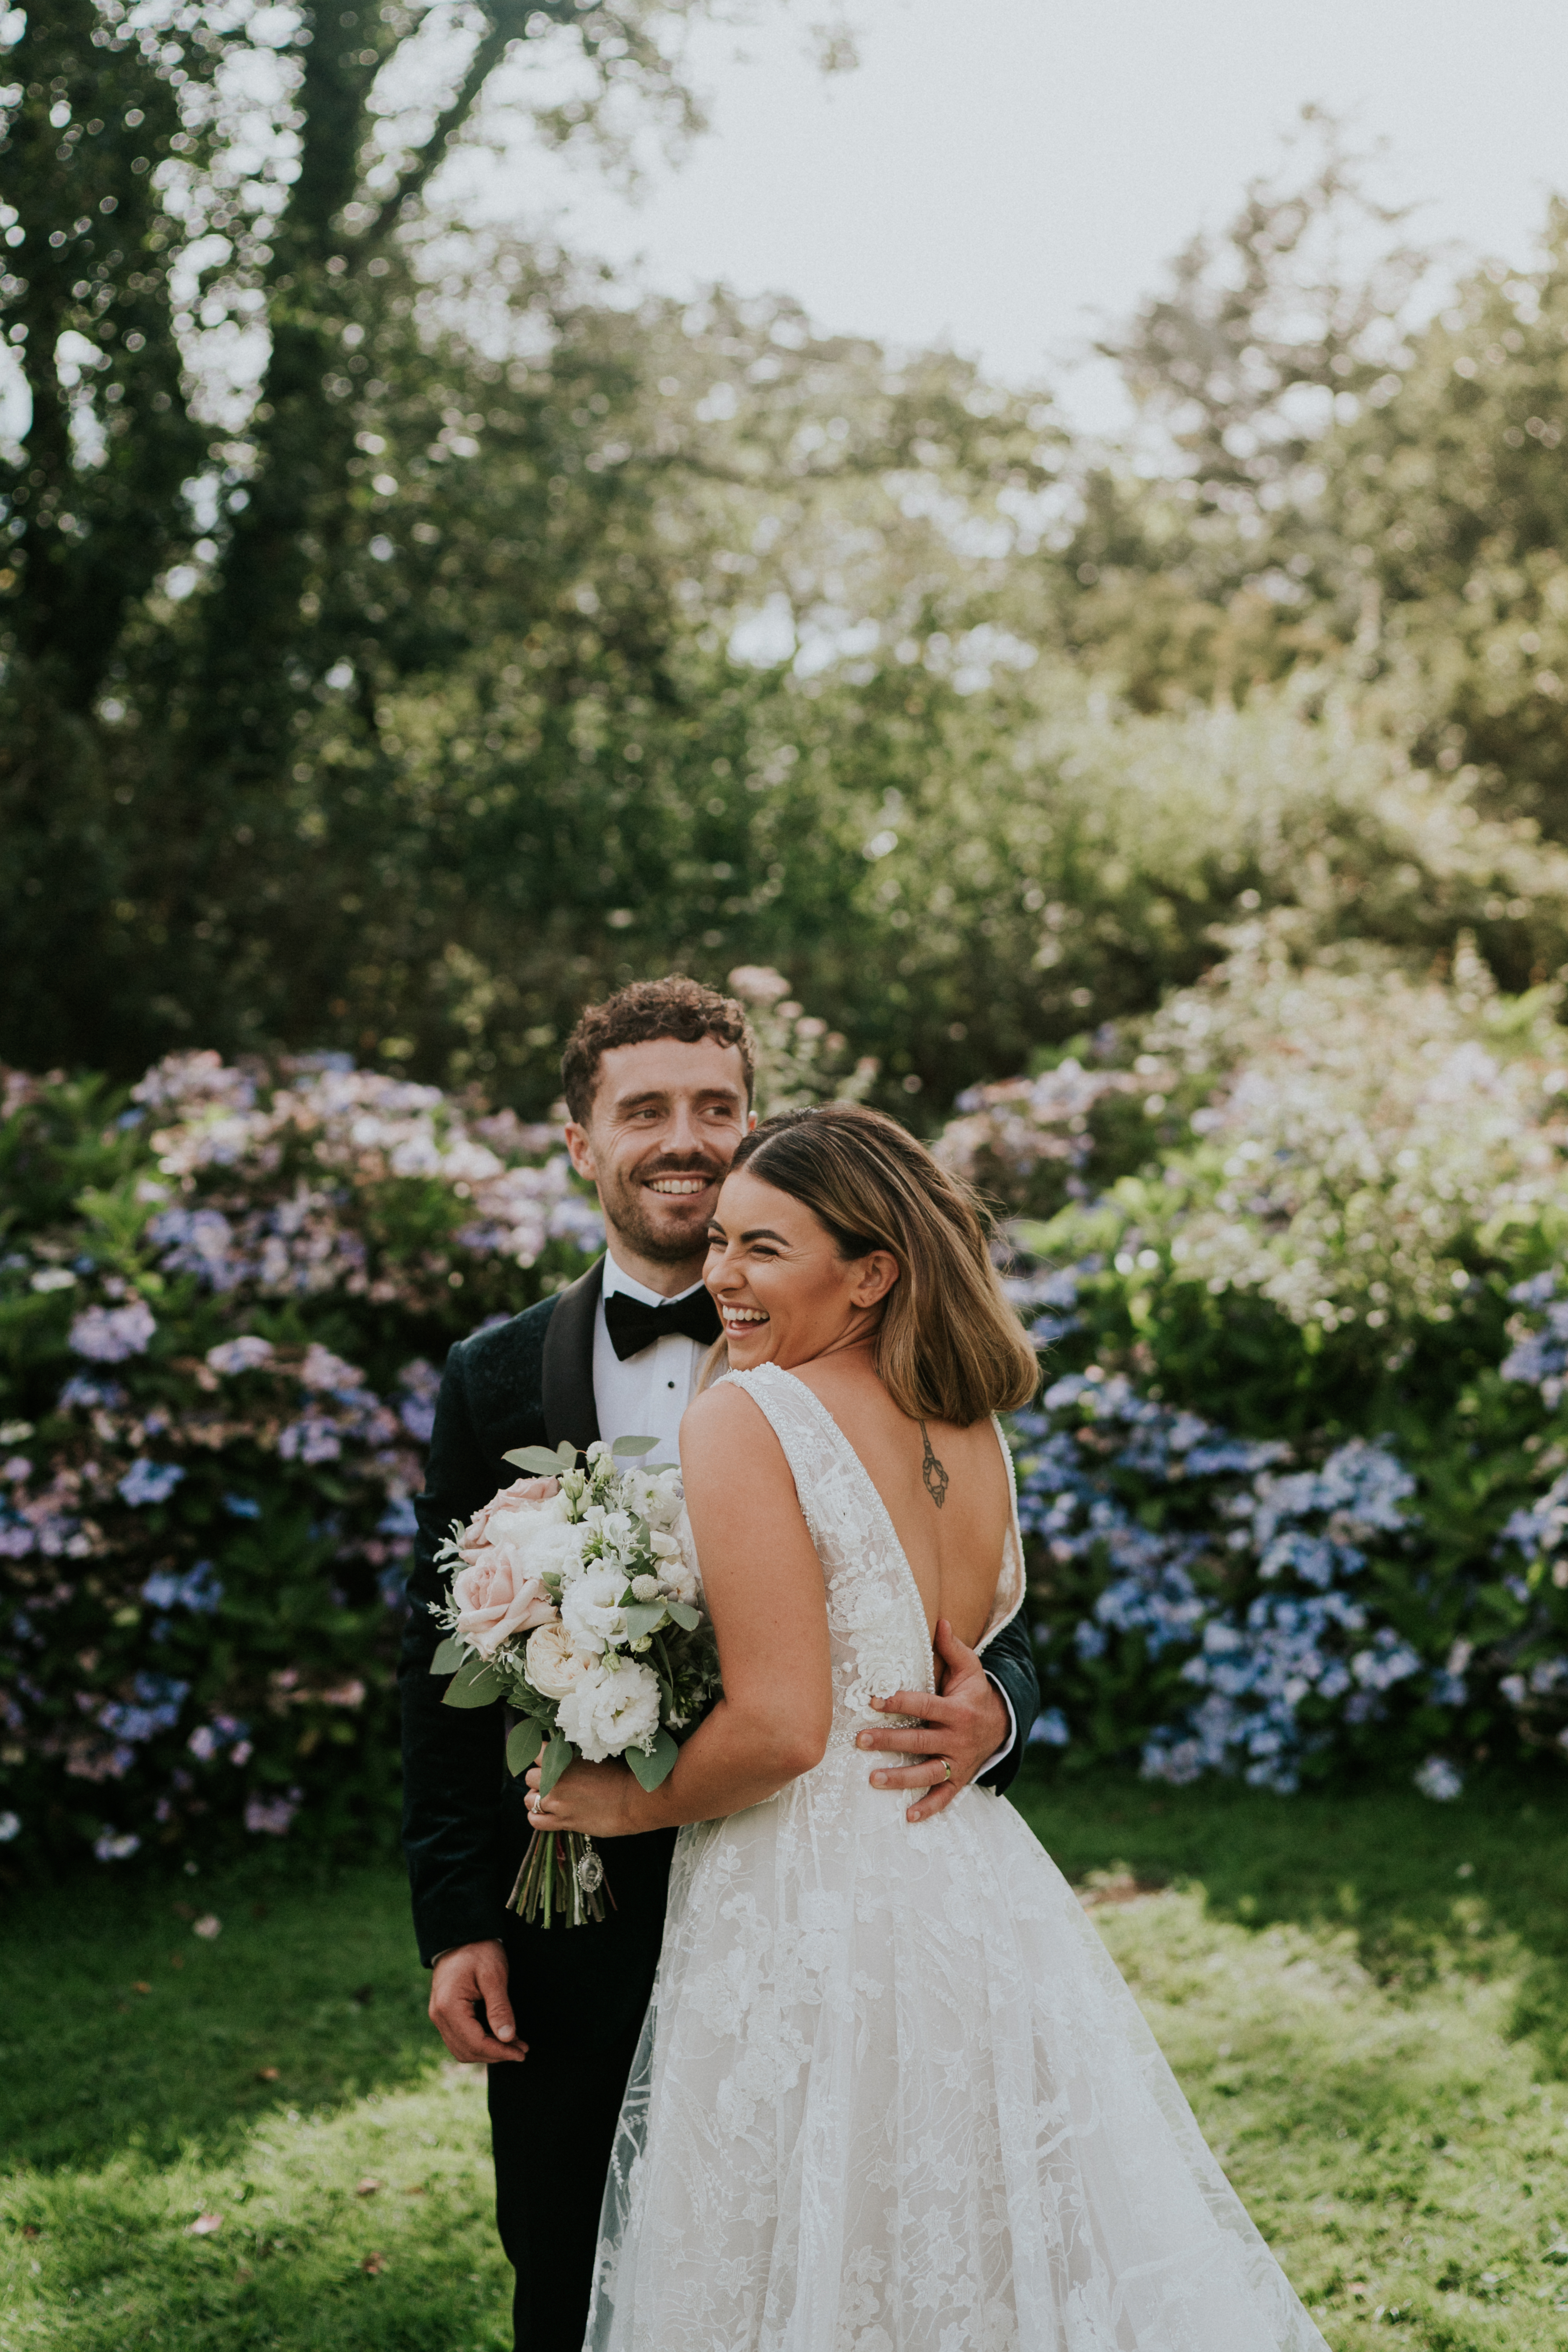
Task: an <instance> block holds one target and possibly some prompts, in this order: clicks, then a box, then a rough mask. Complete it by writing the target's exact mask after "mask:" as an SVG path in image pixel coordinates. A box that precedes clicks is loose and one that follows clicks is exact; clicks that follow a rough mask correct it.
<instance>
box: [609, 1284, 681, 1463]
mask: <svg viewBox="0 0 1568 2352" xmlns="http://www.w3.org/2000/svg"><path fill="white" fill-rule="evenodd" d="M701 1287H702V1285H701V1284H700V1282H693V1283H689V1285H688V1286H687V1287H686V1289H684V1290H681V1291H678V1292H677V1293H676V1297H679V1298H689V1297H690V1295H691V1293H692V1291H694V1290H700V1289H701ZM617 1290H624V1291H625V1292H626V1296H627V1297H628V1298H640V1299H641V1301H642V1303H643V1305H644V1306H645V1307H666V1306H668V1305H669V1304H670V1303H671V1302H670V1301H669V1300H668V1299H666V1298H664V1297H661V1296H660V1295H659V1293H658V1291H657V1290H649V1289H648V1288H647V1286H646V1285H645V1284H643V1283H640V1282H634V1281H633V1279H632V1277H631V1276H630V1275H629V1274H627V1273H626V1272H625V1270H624V1269H623V1268H622V1267H620V1266H618V1265H616V1260H615V1256H614V1254H613V1253H611V1252H608V1251H606V1253H605V1281H604V1287H603V1289H602V1290H601V1292H600V1294H599V1309H598V1313H597V1314H596V1315H595V1318H594V1405H595V1411H596V1412H597V1413H598V1416H599V1434H600V1436H601V1437H602V1438H603V1439H604V1441H605V1444H606V1445H607V1444H610V1442H611V1440H612V1439H613V1438H616V1437H657V1438H658V1447H657V1449H656V1450H655V1452H654V1453H652V1454H649V1455H648V1456H647V1459H648V1460H649V1461H650V1462H679V1459H680V1448H679V1433H680V1416H681V1414H682V1413H683V1412H685V1411H686V1408H687V1406H688V1405H689V1403H690V1402H691V1400H692V1398H693V1397H694V1396H695V1395H696V1393H697V1377H698V1374H699V1373H700V1371H701V1370H702V1360H703V1358H704V1356H706V1354H707V1353H708V1350H707V1349H706V1348H704V1347H703V1346H701V1345H700V1342H699V1341H698V1340H696V1339H688V1338H687V1336H686V1334H685V1332H684V1331H669V1332H667V1333H666V1334H665V1336H664V1338H663V1339H655V1340H654V1342H653V1344H652V1345H651V1347H647V1348H644V1349H640V1350H639V1352H638V1353H637V1355H635V1356H628V1357H626V1360H625V1361H624V1362H623V1361H622V1360H621V1358H620V1357H619V1356H617V1355H616V1350H615V1347H614V1344H613V1342H612V1340H611V1339H610V1329H609V1325H608V1324H607V1323H606V1322H605V1299H606V1298H612V1297H614V1296H615V1294H616V1291H617Z"/></svg>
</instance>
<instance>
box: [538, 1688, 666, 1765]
mask: <svg viewBox="0 0 1568 2352" xmlns="http://www.w3.org/2000/svg"><path fill="white" fill-rule="evenodd" d="M658 1697H659V1693H658V1675H656V1674H654V1673H653V1672H652V1670H651V1669H650V1668H649V1667H647V1666H639V1665H633V1664H621V1665H619V1666H617V1667H616V1668H615V1670H614V1671H613V1672H609V1671H606V1670H605V1668H604V1667H602V1666H590V1667H588V1669H587V1670H586V1672H585V1673H584V1674H583V1675H580V1676H579V1678H578V1680H577V1681H576V1682H575V1683H574V1685H573V1687H572V1689H571V1690H570V1692H569V1693H568V1694H567V1696H565V1697H564V1698H563V1700H562V1702H561V1710H560V1713H559V1715H558V1716H557V1717H556V1726H555V1727H556V1729H557V1730H558V1731H559V1732H560V1733H561V1735H562V1737H563V1738H565V1739H569V1740H570V1741H571V1742H572V1745H573V1746H574V1748H576V1749H577V1750H578V1752H579V1753H580V1754H581V1755H583V1756H584V1757H586V1759H587V1760H588V1762H589V1763H590V1764H603V1763H605V1761H606V1760H607V1759H609V1758H610V1757H612V1756H623V1755H625V1753H626V1749H627V1748H646V1747H647V1746H648V1745H649V1744H650V1743H651V1741H652V1739H653V1736H654V1734H655V1732H657V1731H658Z"/></svg>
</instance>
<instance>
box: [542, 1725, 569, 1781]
mask: <svg viewBox="0 0 1568 2352" xmlns="http://www.w3.org/2000/svg"><path fill="white" fill-rule="evenodd" d="M571 1761H572V1742H571V1741H570V1740H569V1739H563V1738H562V1737H561V1734H560V1733H559V1732H558V1731H557V1732H553V1733H552V1735H551V1739H550V1745H549V1746H548V1747H547V1748H546V1749H545V1751H544V1761H543V1763H542V1765H541V1766H540V1768H539V1793H540V1795H541V1796H542V1797H548V1795H549V1794H550V1791H551V1790H552V1789H553V1787H554V1786H555V1783H556V1782H557V1780H559V1779H560V1778H561V1775H562V1774H563V1772H564V1771H565V1769H566V1767H567V1766H568V1764H570V1763H571Z"/></svg>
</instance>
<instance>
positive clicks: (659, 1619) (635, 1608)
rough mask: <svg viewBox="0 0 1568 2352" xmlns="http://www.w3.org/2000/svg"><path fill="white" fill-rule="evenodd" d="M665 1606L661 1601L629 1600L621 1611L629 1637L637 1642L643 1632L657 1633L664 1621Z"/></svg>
mask: <svg viewBox="0 0 1568 2352" xmlns="http://www.w3.org/2000/svg"><path fill="white" fill-rule="evenodd" d="M665 1606H666V1604H665V1603H664V1602H663V1601H628V1602H627V1603H626V1607H625V1608H624V1609H623V1610H622V1612H621V1615H622V1616H623V1617H624V1618H625V1620H626V1633H627V1635H628V1636H629V1638H630V1639H631V1640H632V1641H634V1642H639V1641H640V1640H641V1639H642V1637H643V1635H644V1634H645V1633H657V1632H658V1628H659V1627H660V1625H662V1624H663V1622H664V1612H665Z"/></svg>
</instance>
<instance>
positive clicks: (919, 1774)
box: [857, 1617, 1010, 1822]
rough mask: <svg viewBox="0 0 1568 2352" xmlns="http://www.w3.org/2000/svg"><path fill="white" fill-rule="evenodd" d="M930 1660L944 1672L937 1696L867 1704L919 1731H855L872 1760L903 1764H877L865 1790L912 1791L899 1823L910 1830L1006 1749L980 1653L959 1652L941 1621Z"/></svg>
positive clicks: (1000, 1712) (999, 1704)
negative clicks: (888, 1758) (896, 1758)
mask: <svg viewBox="0 0 1568 2352" xmlns="http://www.w3.org/2000/svg"><path fill="white" fill-rule="evenodd" d="M936 1654H937V1657H938V1659H939V1660H940V1661H941V1663H942V1667H943V1668H944V1670H945V1671H944V1673H943V1675H942V1690H941V1692H940V1693H939V1694H936V1695H933V1694H932V1693H931V1691H915V1690H900V1691H895V1692H894V1693H893V1695H892V1696H891V1698H876V1699H873V1700H872V1702H871V1704H872V1706H875V1707H877V1708H879V1710H880V1711H881V1713H882V1714H884V1715H914V1716H919V1717H920V1718H921V1722H920V1726H919V1727H918V1728H910V1729H906V1728H905V1727H902V1726H901V1725H897V1724H889V1725H888V1727H887V1728H886V1729H885V1730H883V1731H862V1732H861V1733H860V1735H859V1738H858V1742H857V1745H858V1746H859V1747H861V1748H875V1749H877V1750H878V1751H879V1754H880V1755H886V1754H887V1753H888V1752H889V1751H891V1752H893V1753H894V1754H897V1755H902V1756H907V1757H909V1758H910V1762H909V1763H908V1764H904V1765H899V1766H893V1765H888V1764H883V1763H879V1765H878V1767H877V1769H876V1770H875V1771H874V1772H873V1773H872V1775H871V1786H872V1787H873V1788H874V1789H913V1790H918V1791H919V1792H920V1793H919V1794H918V1796H917V1798H916V1801H915V1802H914V1803H913V1804H912V1805H910V1808H909V1811H908V1813H907V1815H906V1819H908V1820H910V1821H911V1822H924V1821H929V1820H930V1819H931V1815H932V1814H933V1813H940V1812H941V1811H942V1808H943V1806H944V1805H951V1804H952V1801H953V1799H954V1797H956V1796H957V1794H958V1792H959V1790H961V1789H966V1788H967V1787H968V1786H969V1783H970V1782H971V1780H973V1779H974V1778H975V1776H976V1774H977V1773H979V1772H982V1771H984V1769H985V1766H986V1765H987V1764H988V1763H989V1762H990V1761H991V1759H992V1758H993V1757H994V1755H995V1753H996V1751H997V1749H998V1748H1005V1746H1006V1744H1007V1735H1008V1731H1009V1728H1010V1725H1009V1719H1008V1715H1007V1708H1006V1705H1005V1701H1004V1700H1003V1698H1002V1696H1001V1694H1000V1692H999V1691H998V1690H997V1688H996V1686H995V1685H994V1683H993V1682H992V1680H991V1678H990V1676H989V1675H987V1673H986V1671H985V1668H984V1665H983V1664H981V1661H980V1653H979V1652H978V1651H977V1650H971V1649H966V1648H965V1646H964V1644H963V1643H962V1642H961V1641H960V1640H959V1638H958V1636H957V1634H956V1633H954V1632H953V1630H952V1626H951V1625H950V1624H949V1623H948V1622H947V1619H946V1618H945V1617H943V1618H942V1619H941V1620H940V1621H939V1622H938V1624H937V1629H936ZM944 1760H945V1762H946V1763H948V1764H951V1765H952V1772H951V1774H950V1773H948V1772H947V1771H945V1770H944V1769H943V1764H944Z"/></svg>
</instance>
